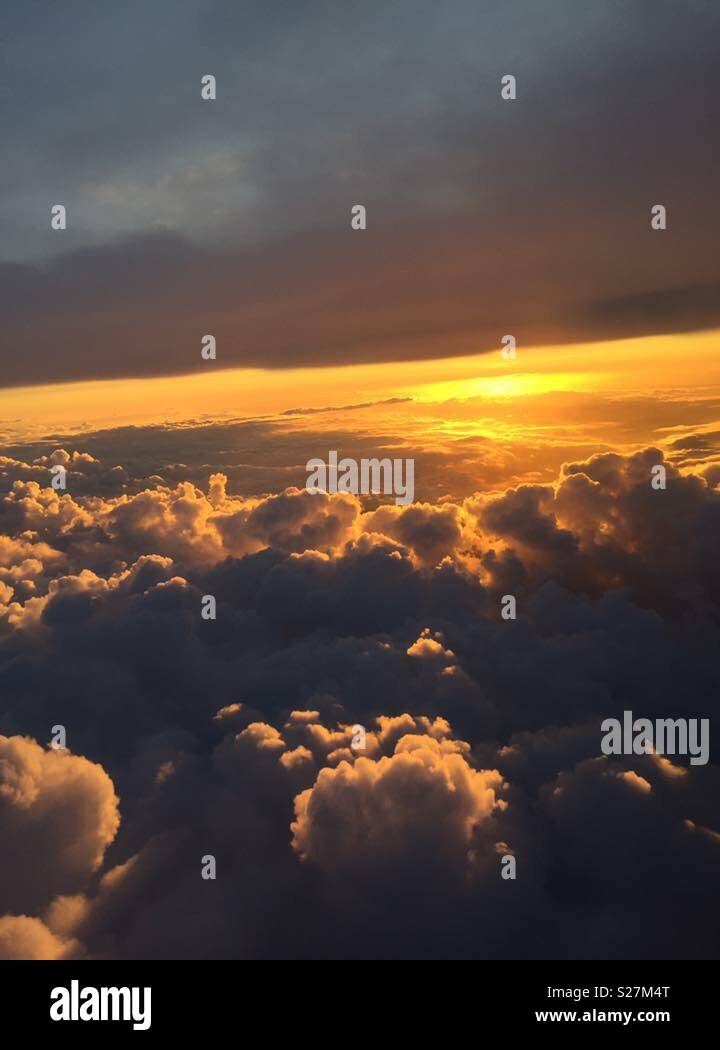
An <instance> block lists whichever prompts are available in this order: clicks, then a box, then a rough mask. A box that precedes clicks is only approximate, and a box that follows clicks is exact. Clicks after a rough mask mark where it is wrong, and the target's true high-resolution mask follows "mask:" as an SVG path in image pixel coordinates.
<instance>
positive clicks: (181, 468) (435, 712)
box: [0, 0, 720, 960]
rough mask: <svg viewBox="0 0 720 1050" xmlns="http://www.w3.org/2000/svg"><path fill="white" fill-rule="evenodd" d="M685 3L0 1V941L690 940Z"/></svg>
mask: <svg viewBox="0 0 720 1050" xmlns="http://www.w3.org/2000/svg"><path fill="white" fill-rule="evenodd" d="M718 31H720V9H718V7H717V5H716V4H714V3H712V2H702V0H695V2H686V3H684V4H682V5H680V4H677V3H668V2H665V0H654V2H652V3H650V2H645V0H633V2H632V3H628V0H623V2H619V0H606V2H605V3H603V4H602V5H600V4H597V5H579V4H577V3H576V2H570V0H545V2H544V3H543V4H538V3H535V2H532V0H506V2H503V3H500V2H497V3H496V2H488V0H475V2H465V0H448V2H447V3H444V4H442V5H438V4H433V3H429V2H425V0H413V2H409V0H408V2H406V0H396V2H392V3H375V2H373V0H368V2H365V3H363V4H353V3H349V2H342V3H337V2H335V3H329V2H327V3H325V2H312V0H308V2H304V0H294V2H293V3H281V2H279V0H276V2H273V3H268V2H263V3H254V2H248V3H239V2H234V3H230V2H220V0H203V2H201V0H192V2H191V0H174V2H173V3H167V2H165V0H157V2H155V3H153V4H150V5H148V4H147V3H140V2H134V0H129V2H127V3H125V4H123V5H121V6H118V5H115V4H111V3H109V2H105V0H95V2H93V3H90V2H85V0H75V2H69V3H66V4H63V5H57V4H53V3H50V2H48V0H35V2H25V3H22V4H20V3H10V5H9V6H8V8H7V11H6V12H5V13H4V26H3V33H2V40H1V42H0V49H1V50H2V61H3V64H4V66H5V68H6V69H7V70H8V76H7V77H6V79H5V86H4V87H3V90H2V92H1V93H0V108H1V109H2V121H3V127H4V143H5V146H6V150H5V154H6V162H5V163H4V165H3V169H2V172H0V189H1V190H2V192H0V230H1V231H2V236H1V237H0V307H1V308H2V316H3V325H2V330H1V331H0V363H1V371H0V841H4V842H6V843H9V855H12V856H13V857H14V858H18V859H16V861H15V863H13V865H8V864H4V865H2V864H0V958H3V959H4V958H7V959H28V958H37V959H40V958H44V959H68V958H70V959H107V958H118V959H141V958H179V959H183V958H185V959H189V958H203V959H204V958H218V959H237V958H252V959H259V958H291V959H306V958H333V959H339V958H397V957H402V958H408V959H422V958H463V959H466V958H467V959H469V958H480V959H494V960H505V959H513V958H529V959H540V958H566V959H575V958H603V959H622V958H663V957H665V958H701V959H709V958H716V957H717V954H718V945H719V944H720V915H719V913H718V909H717V903H716V898H717V891H716V888H717V880H718V875H720V773H718V766H717V762H718V752H717V744H716V743H715V739H714V735H713V733H714V724H713V720H712V714H713V710H714V707H715V703H716V700H715V698H716V697H717V695H718V686H720V671H719V670H718V665H717V655H716V654H717V648H718V644H719V643H720V574H719V572H718V566H719V565H720V557H719V556H720V549H719V545H720V488H719V487H718V486H719V485H720V295H719V294H718V292H719V291H720V264H719V263H718V253H717V229H718V218H719V214H718V213H719V209H720V205H719V204H718V197H717V185H718V174H719V172H718V161H719V159H720V154H719V150H718V139H717V127H718V118H719V117H720V113H719V112H718V110H719V106H720V103H719V99H720V94H719V93H718V87H719V86H720V85H718V79H719V78H720V73H719V72H718V64H717V56H716V50H717V45H716V41H717V38H718ZM207 74H211V75H213V76H215V77H216V82H217V98H216V99H213V100H204V99H203V98H202V97H201V91H200V88H201V78H202V77H203V76H205V75H207ZM506 74H512V75H513V76H515V77H516V82H517V98H516V99H512V100H506V99H503V98H502V97H501V93H500V87H501V78H502V77H503V76H504V75H506ZM57 204H63V205H64V206H65V207H66V209H67V228H66V229H64V230H55V229H52V228H51V224H50V211H51V208H52V207H53V206H54V205H57ZM357 204H362V205H364V206H365V208H366V210H367V228H366V229H361V230H356V229H353V228H352V226H351V221H350V219H351V209H352V208H353V206H354V205H357ZM659 204H661V205H663V206H664V207H665V209H666V213H667V228H666V229H654V228H653V227H652V225H651V209H652V208H653V207H654V206H656V205H659ZM206 333H211V334H213V335H214V336H215V338H216V341H217V358H216V359H215V360H205V359H203V358H202V357H201V354H200V349H201V340H202V338H203V336H204V335H205V334H206ZM507 334H512V335H513V336H514V337H515V339H516V343H517V346H516V356H515V357H514V358H512V359H507V358H506V357H503V355H502V354H501V347H502V340H503V337H504V336H505V335H507ZM330 450H337V451H339V454H340V455H341V456H342V455H345V456H350V457H354V458H356V459H361V458H363V457H367V458H375V457H391V458H402V459H408V458H411V459H412V460H413V461H414V465H415V470H414V473H415V491H414V497H415V498H414V501H413V502H412V503H411V504H409V505H408V506H399V505H396V503H395V501H394V500H393V499H392V498H389V497H388V496H387V495H382V494H370V495H362V494H358V493H347V492H346V493H336V494H333V493H310V492H308V491H307V489H306V479H307V463H308V461H309V460H310V459H312V458H314V457H320V458H322V459H326V458H327V457H328V454H329V452H330ZM58 467H62V468H64V470H65V473H66V488H65V489H62V490H58V489H56V488H54V487H53V484H52V479H53V477H54V476H55V474H56V471H57V468H58ZM658 467H662V468H663V469H664V471H665V476H666V486H665V487H664V488H662V489H659V490H658V489H655V488H654V487H653V486H652V485H651V478H652V477H653V472H654V471H656V470H657V468H658ZM207 595H211V596H213V597H214V598H215V599H216V604H217V616H216V619H214V620H206V619H204V618H203V616H202V615H201V609H202V604H203V600H204V597H205V596H207ZM507 595H511V596H513V598H514V599H515V600H516V603H517V617H516V619H506V618H504V617H503V615H502V611H501V610H502V603H503V601H504V599H505V597H506V596H507ZM627 710H632V711H633V712H635V713H636V715H638V716H643V717H649V718H652V719H655V718H673V719H677V718H687V719H692V718H709V719H710V724H711V730H710V748H709V759H710V760H709V762H708V763H707V764H696V765H693V764H691V763H689V761H688V757H687V756H683V755H662V754H659V753H654V752H653V753H647V754H640V755H638V754H629V755H619V756H613V757H609V756H608V755H606V754H605V753H604V752H603V751H602V750H601V746H600V741H601V736H602V734H601V730H600V727H601V723H602V722H603V720H604V719H606V718H615V717H617V718H622V716H623V712H625V711H627ZM58 726H60V727H62V728H63V729H64V730H65V732H66V738H67V742H66V747H65V748H64V749H59V750H58V749H56V748H54V747H52V746H50V741H51V738H52V737H53V735H54V733H55V728H54V727H58ZM358 726H360V727H362V728H363V731H364V732H365V734H366V743H365V746H364V747H363V749H362V751H361V752H360V751H358V749H357V748H356V746H355V745H354V744H353V740H354V739H355V737H356V733H357V727H358ZM207 855H211V856H213V857H214V858H215V859H216V863H217V877H216V878H215V879H213V880H205V879H203V878H202V876H201V868H202V864H201V859H202V858H203V857H206V856H207ZM507 857H512V858H514V860H515V862H516V865H517V877H516V879H513V880H505V879H504V878H503V877H502V875H501V859H502V858H507Z"/></svg>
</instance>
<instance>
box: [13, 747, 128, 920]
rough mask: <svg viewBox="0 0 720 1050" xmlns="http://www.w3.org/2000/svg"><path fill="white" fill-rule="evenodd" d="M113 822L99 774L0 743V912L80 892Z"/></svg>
mask: <svg viewBox="0 0 720 1050" xmlns="http://www.w3.org/2000/svg"><path fill="white" fill-rule="evenodd" d="M119 823H120V818H119V813H118V799H117V797H116V795H115V792H114V789H113V784H112V781H111V780H110V778H109V777H108V776H107V774H106V773H105V771H104V770H103V769H102V767H100V766H99V765H97V764H96V763H93V762H89V761H88V760H87V759H85V758H82V757H80V756H78V755H72V754H70V753H69V752H66V751H60V750H55V749H53V748H49V749H47V750H46V749H44V748H42V747H41V746H40V745H39V744H37V743H36V742H35V741H34V740H30V739H27V738H24V737H10V738H7V737H0V838H1V839H2V842H3V853H4V857H5V859H4V861H3V865H2V868H1V869H0V908H2V909H3V910H5V911H20V910H21V909H34V908H37V907H39V906H40V905H41V904H42V903H44V902H47V901H49V899H50V898H51V897H52V896H54V895H56V894H62V893H69V892H73V891H75V890H78V889H82V888H83V887H84V886H85V884H86V883H87V881H88V880H89V878H90V876H91V875H92V874H93V873H94V872H95V871H97V869H98V868H99V867H100V865H101V863H102V860H103V856H104V854H105V850H106V849H107V847H108V846H109V844H110V843H111V842H112V840H113V839H114V837H115V834H116V832H117V829H118V826H119Z"/></svg>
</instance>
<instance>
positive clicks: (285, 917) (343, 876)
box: [0, 449, 720, 959]
mask: <svg viewBox="0 0 720 1050" xmlns="http://www.w3.org/2000/svg"><path fill="white" fill-rule="evenodd" d="M662 459H663V456H662V453H661V452H660V451H659V450H657V449H648V450H645V451H644V452H641V453H637V454H635V455H631V456H620V455H616V454H611V453H610V454H603V455H598V456H595V457H591V458H590V459H589V460H587V461H585V462H576V463H572V464H568V465H567V466H566V468H565V470H564V472H563V475H562V476H561V478H560V479H559V481H558V485H557V488H553V487H552V486H550V485H546V486H540V485H532V486H528V485H525V486H519V487H517V488H513V489H509V490H508V491H507V492H506V493H505V494H503V495H495V496H493V497H487V496H482V495H477V496H475V497H473V498H471V499H469V500H466V501H464V503H463V504H462V505H459V504H451V503H447V502H445V503H442V504H439V505H437V506H433V505H430V504H423V505H415V506H413V507H410V508H396V507H394V506H388V507H383V508H380V509H376V510H374V511H372V512H371V513H369V514H364V515H363V514H362V513H361V508H360V507H359V505H358V504H357V503H356V501H355V500H354V499H353V498H350V497H340V496H336V497H334V498H332V499H331V498H329V497H324V496H310V495H309V494H307V493H304V492H301V491H297V490H292V489H291V490H288V491H286V492H284V493H281V494H278V495H274V496H268V497H264V498H262V499H259V500H257V499H256V500H245V499H240V498H237V497H232V496H228V494H227V492H226V490H225V485H224V481H223V479H222V478H221V477H220V476H219V475H217V474H216V475H213V477H212V478H211V479H210V484H209V486H208V489H207V492H201V491H198V490H196V489H195V487H194V486H193V485H192V484H189V483H181V484H179V485H178V486H177V487H175V486H173V485H170V486H168V485H164V484H163V483H162V479H157V481H156V482H155V484H154V487H151V488H147V489H145V488H143V487H142V486H141V485H138V484H136V483H135V481H137V480H139V479H132V478H129V477H128V475H127V472H126V473H124V474H123V475H122V476H121V475H120V474H118V473H117V472H116V471H114V470H113V469H112V468H111V469H108V468H107V467H106V466H105V465H104V464H103V463H99V462H97V461H96V460H94V459H93V458H92V457H89V456H87V455H84V454H82V453H80V452H76V453H75V454H73V455H72V456H70V455H68V454H67V453H62V452H55V453H53V454H52V455H51V456H50V457H48V458H46V459H45V460H43V461H39V462H36V463H35V464H22V463H21V462H19V461H9V460H6V461H5V462H4V463H3V474H4V477H3V482H2V503H1V504H0V507H1V510H0V554H1V555H2V559H1V562H2V564H3V566H4V567H3V568H2V570H0V603H1V604H0V610H2V617H1V618H0V623H1V624H2V629H1V633H0V696H1V697H2V702H1V703H0V734H2V736H0V788H1V789H2V790H0V834H1V835H2V836H3V837H4V838H3V840H4V841H12V842H14V843H17V844H18V847H17V848H18V849H21V850H22V855H23V857H24V858H26V861H27V863H26V867H17V865H15V866H13V865H9V866H6V867H5V868H4V869H3V878H2V879H0V957H2V956H9V957H17V956H21V957H48V958H52V957H66V956H72V957H82V956H83V955H90V956H92V957H104V956H110V957H121V958H145V957H160V958H169V957H170V958H172V957H180V958H183V957H193V958H237V957H244V958H268V957H272V958H275V957H283V958H310V957H312V958H314V957H332V958H340V957H342V958H346V957H351V958H377V957H381V958H385V957H408V958H418V957H452V958H457V957H481V958H496V959H497V958H514V957H544V958H549V957H550V958H555V957H558V958H578V957H580V958H583V957H601V958H614V957H619V958H622V957H633V958H638V957H639V958H656V957H668V956H670V957H681V958H711V957H716V956H717V951H718V944H719V943H720V941H719V939H720V925H719V924H718V913H717V900H716V898H717V892H716V890H717V879H718V875H720V825H719V823H718V813H719V812H720V778H719V777H718V764H717V763H718V752H717V741H716V738H715V735H714V729H713V730H712V731H711V738H710V743H711V753H710V762H709V764H708V765H706V766H691V765H688V764H687V760H686V759H681V758H673V760H672V762H670V761H668V760H665V759H661V758H660V757H659V756H656V755H640V756H637V755H631V756H625V757H622V756H621V757H619V758H617V759H610V758H607V757H606V756H603V755H602V754H601V753H600V737H601V733H600V722H601V720H602V719H603V718H606V717H610V716H615V717H621V715H622V712H623V711H624V710H626V709H630V710H632V711H633V712H635V714H636V715H640V714H642V715H643V716H647V717H652V718H655V717H672V718H678V717H688V718H693V717H696V718H701V717H707V718H711V719H712V715H713V711H714V707H715V700H714V698H715V697H716V696H717V693H718V689H719V688H720V677H719V676H720V671H719V669H718V662H717V648H718V644H719V643H720V638H719V637H718V632H719V625H720V582H719V580H718V576H717V571H716V568H715V567H716V566H717V565H718V564H720V557H719V555H720V552H719V551H718V541H719V537H720V528H719V527H718V526H719V524H720V520H719V516H720V494H719V493H718V490H717V488H713V487H712V485H711V484H709V483H707V482H706V481H704V480H703V479H702V478H701V477H700V476H682V475H680V474H679V472H678V471H677V470H676V469H675V468H674V467H673V466H672V465H671V464H670V463H667V470H668V484H667V489H666V490H665V491H654V490H652V489H651V488H650V486H649V484H648V476H649V470H650V466H651V464H653V463H655V462H660V461H662ZM60 461H63V462H66V463H67V464H68V468H69V474H68V477H69V479H70V485H71V487H72V486H75V487H76V488H77V490H78V491H77V492H76V493H75V494H71V493H67V494H66V495H64V496H62V497H58V495H57V494H56V493H53V492H52V491H50V490H49V489H47V488H43V487H42V484H43V482H46V481H47V477H48V467H49V465H50V463H52V462H60ZM23 474H24V475H25V478H23V476H22V475H23ZM82 477H85V478H86V479H87V486H86V487H85V489H84V491H83V492H81V491H80V490H81V489H82V488H83V487H82V486H81V484H80V479H81V478H82ZM601 525H603V526H604V527H603V528H602V529H601V528H600V526H601ZM630 552H632V556H630ZM478 566H480V567H481V569H482V571H481V572H479V571H478ZM508 591H511V592H512V593H514V594H515V595H516V596H517V598H518V610H519V611H518V619H517V620H516V621H514V622H513V621H503V620H502V619H501V617H500V616H499V604H500V597H501V596H502V595H503V594H505V593H507V592H508ZM207 593H211V594H213V595H215V596H216V598H217V601H218V618H217V620H216V621H204V620H202V618H201V617H200V600H201V597H202V595H203V594H207ZM298 712H301V713H298ZM58 723H60V724H62V725H65V726H66V728H67V732H68V744H69V746H70V749H71V752H72V753H71V754H66V755H60V754H58V753H56V752H52V751H48V750H43V749H42V748H41V747H39V746H38V744H36V743H34V742H33V738H34V740H37V741H39V742H40V743H44V742H46V741H47V740H48V739H49V736H50V733H51V727H52V726H54V725H57V724H58ZM356 723H360V724H362V725H364V726H365V727H366V728H367V730H368V745H367V750H366V754H365V755H364V756H362V757H360V758H358V757H357V755H354V754H353V752H352V750H351V740H352V736H353V733H354V730H353V729H352V726H353V725H355V724H356ZM711 725H712V722H711ZM6 737H7V738H9V739H6ZM28 738H30V739H28ZM116 795H117V798H116V797H115V796H116ZM118 799H119V803H118ZM118 809H119V816H120V821H121V822H120V825H119V827H118ZM68 823H69V824H70V825H71V826H72V827H74V828H75V829H76V832H77V838H76V839H75V840H73V841H71V842H68V840H67V836H66V835H64V834H63V835H60V838H58V835H59V833H60V830H61V829H62V828H65V827H66V825H67V824H68ZM48 829H50V830H51V831H52V832H53V834H49V833H48ZM508 853H512V854H513V855H514V856H515V857H516V858H517V863H518V878H517V880H516V881H515V882H505V881H503V880H502V879H501V878H500V867H499V863H500V861H499V858H500V856H504V855H507V854H508ZM206 854H213V855H214V856H215V857H216V858H217V862H218V879H217V881H216V882H204V881H203V880H202V879H201V878H200V866H201V865H200V859H201V858H202V857H203V856H205V855H206ZM27 858H29V861H28V860H27ZM24 863H25V862H24ZM27 864H29V865H30V866H29V867H27ZM30 875H32V878H31V877H30Z"/></svg>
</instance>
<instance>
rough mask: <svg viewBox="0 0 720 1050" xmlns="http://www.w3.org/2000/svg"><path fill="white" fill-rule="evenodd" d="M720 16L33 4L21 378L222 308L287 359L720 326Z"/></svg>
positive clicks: (689, 11)
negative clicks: (364, 213) (658, 213)
mask: <svg viewBox="0 0 720 1050" xmlns="http://www.w3.org/2000/svg"><path fill="white" fill-rule="evenodd" d="M718 31H720V14H719V13H718V9H717V5H715V4H713V3H710V2H708V3H692V4H682V5H680V4H676V3H665V2H660V3H645V2H636V3H633V4H630V5H628V4H627V3H625V2H619V0H617V2H615V0H613V2H611V3H605V4H603V5H597V6H596V7H590V8H588V6H587V5H577V4H575V3H572V2H570V0H553V2H548V3H544V4H535V3H530V2H525V0H523V2H520V0H516V2H509V3H502V4H500V3H470V2H467V3H466V2H460V0H454V2H452V3H450V4H444V5H442V6H441V7H440V6H438V5H436V4H430V3H425V2H421V3H418V2H400V3H396V4H393V5H386V4H375V3H370V4H362V5H351V4H339V5H338V4H329V3H324V2H323V3H320V2H316V3H303V4H293V5H273V4H266V3H262V4H261V3H240V4H238V3H229V2H204V3H194V2H181V3H173V4H167V5H166V4H156V5H153V6H152V9H149V8H148V7H147V5H145V4H139V3H130V4H125V5H123V6H122V8H118V7H117V6H116V5H111V4H109V3H99V4H98V3H92V4H91V3H84V2H83V3H75V4H73V5H71V6H70V7H65V8H59V7H58V6H57V5H55V4H50V3H35V4H31V5H14V6H13V7H12V9H11V10H10V12H9V15H8V19H7V21H6V26H5V34H4V35H5V40H4V49H5V53H6V65H7V69H8V75H7V79H6V84H7V87H6V91H5V94H4V98H3V110H4V112H3V117H4V128H5V145H6V156H7V158H8V161H7V164H6V165H5V167H4V172H3V175H2V190H3V192H2V201H3V204H2V207H1V209H0V226H1V227H2V230H3V238H2V249H3V258H4V264H3V266H2V269H1V272H0V297H1V301H2V306H3V313H4V314H5V315H6V321H5V324H4V326H3V341H4V342H5V349H3V351H2V353H3V366H4V367H3V382H5V383H7V384H18V383H22V382H44V381H60V380H63V379H68V380H69V379H78V378H84V377H91V376H92V377H94V376H114V375H147V374H164V373H168V372H184V371H189V370H192V369H195V368H197V367H199V358H198V350H199V338H200V336H201V335H203V334H205V333H206V332H208V331H210V332H213V333H214V334H216V335H217V337H218V338H219V340H220V344H221V361H222V363H224V364H238V365H239V364H252V365H263V366H268V367H279V366H283V365H287V364H295V365H298V364H319V363H323V362H331V363H338V362H339V361H359V360H379V359H388V358H402V357H405V358H408V357H413V356H434V355H437V356H440V355H443V354H447V353H467V352H477V351H478V350H483V349H489V348H491V347H495V346H497V345H498V340H499V337H500V336H501V335H502V334H504V333H505V332H507V331H512V332H514V333H515V334H516V335H517V337H518V338H519V339H521V340H522V341H525V342H526V343H527V342H530V341H538V342H544V341H553V340H559V341H567V340H581V339H583V338H598V337H602V336H608V335H618V334H639V333H650V332H657V331H665V330H680V329H689V328H693V327H702V326H708V325H715V324H717V323H718V321H719V320H720V314H719V313H718V305H717V299H718V297H717V296H716V294H715V291H716V288H717V281H718V279H719V278H720V273H719V272H718V266H717V251H716V244H717V229H718V202H717V194H716V192H715V185H716V181H717V171H718V147H717V135H716V134H715V129H716V128H717V125H718V118H719V117H720V114H719V113H718V99H719V98H720V93H719V92H718V73H717V62H716V60H715V58H716V56H715V54H714V41H715V40H716V39H717V36H718ZM208 72H211V73H213V74H214V75H215V76H216V77H217V79H218V98H217V100H216V101H214V102H209V103H208V102H204V101H202V99H201V98H200V92H199V82H200V77H201V76H202V75H203V74H205V73H208ZM508 72H512V73H513V74H514V75H515V76H516V77H517V78H518V99H517V100H516V101H514V102H504V101H503V100H501V98H500V95H499V79H500V77H501V76H502V75H503V74H505V73H508ZM358 202H359V203H364V204H365V205H366V206H367V207H368V209H369V212H368V215H369V218H368V229H367V231H365V232H362V233H355V232H353V231H351V230H350V225H349V209H350V205H351V204H353V203H358ZM55 203H64V204H65V205H66V206H67V208H68V214H69V228H68V230H67V231H65V232H62V233H61V232H57V231H52V230H50V228H49V208H50V206H51V205H52V204H55ZM657 203H663V204H665V205H666V207H667V208H668V215H669V224H668V229H667V231H664V232H662V233H658V232H653V231H651V230H650V226H649V210H650V207H651V206H652V205H654V204H657Z"/></svg>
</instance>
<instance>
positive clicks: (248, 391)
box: [0, 331, 720, 438]
mask: <svg viewBox="0 0 720 1050" xmlns="http://www.w3.org/2000/svg"><path fill="white" fill-rule="evenodd" d="M439 376H441V377H442V378H438V377H439ZM718 389H720V331H710V332H698V333H691V334H682V335H673V336H650V337H644V338H641V339H625V340H618V341H616V342H604V343H588V344H578V345H564V346H556V347H527V348H525V347H519V348H518V350H517V357H516V359H515V360H514V361H505V360H503V359H502V357H501V356H500V353H499V351H498V352H496V353H489V354H479V355H477V356H476V357H455V358H446V359H441V360H432V361H426V360H422V361H405V362H396V363H392V362H388V363H384V364H376V365H375V364H368V365H346V366H344V367H338V368H323V367H318V368H303V369H283V370H263V369H225V370H223V369H220V370H213V371H211V372H209V373H203V374H197V373H196V374H193V375H187V376H164V377H158V378H150V379H117V380H102V381H90V382H83V383H71V384H55V385H52V386H36V387H18V388H10V389H4V390H0V426H1V427H2V428H3V430H4V432H5V433H6V436H7V437H12V438H22V437H29V436H31V435H37V434H39V433H41V432H43V431H47V430H58V431H61V432H65V433H73V432H75V431H76V430H84V429H87V428H104V427H109V426H128V425H134V426H142V425H147V424H156V423H164V422H167V423H175V424H177V423H179V422H182V421H194V422H198V421H202V420H211V419H247V418H250V417H254V416H264V415H278V414H281V413H285V412H291V411H292V410H293V409H315V410H316V409H323V408H330V407H347V406H353V405H358V404H362V403H364V402H376V401H380V400H386V399H391V398H409V399H412V401H413V402H414V403H416V404H417V406H418V409H419V410H422V406H427V405H431V404H433V403H442V402H447V401H459V402H463V401H473V402H474V405H475V407H476V409H477V411H478V413H479V414H480V415H482V413H483V406H484V405H490V406H492V405H495V404H497V403H500V404H502V403H503V402H504V401H506V400H507V401H511V402H512V404H511V405H509V406H508V409H509V411H510V412H511V413H517V416H516V417H514V418H513V425H514V427H517V426H520V427H522V426H524V425H526V426H528V427H529V426H532V424H533V413H534V411H535V409H534V407H533V401H534V400H535V399H537V398H538V397H541V396H542V395H548V394H554V393H562V392H568V391H575V392H578V393H587V394H597V395H603V396H606V397H624V396H629V395H642V396H643V397H645V398H658V399H660V400H661V399H662V398H663V397H666V396H668V395H669V394H673V395H683V396H687V397H689V398H691V399H692V398H698V397H703V396H711V395H712V394H714V393H716V392H717V391H718ZM393 411H397V408H393V407H392V406H386V408H385V411H384V413H383V416H384V418H387V413H388V412H390V414H392V413H393ZM406 412H407V410H406V409H403V410H402V413H401V414H402V415H405V414H406ZM313 422H314V424H315V423H317V420H314V421H313ZM574 422H575V423H581V422H582V420H581V419H575V420H574Z"/></svg>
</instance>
